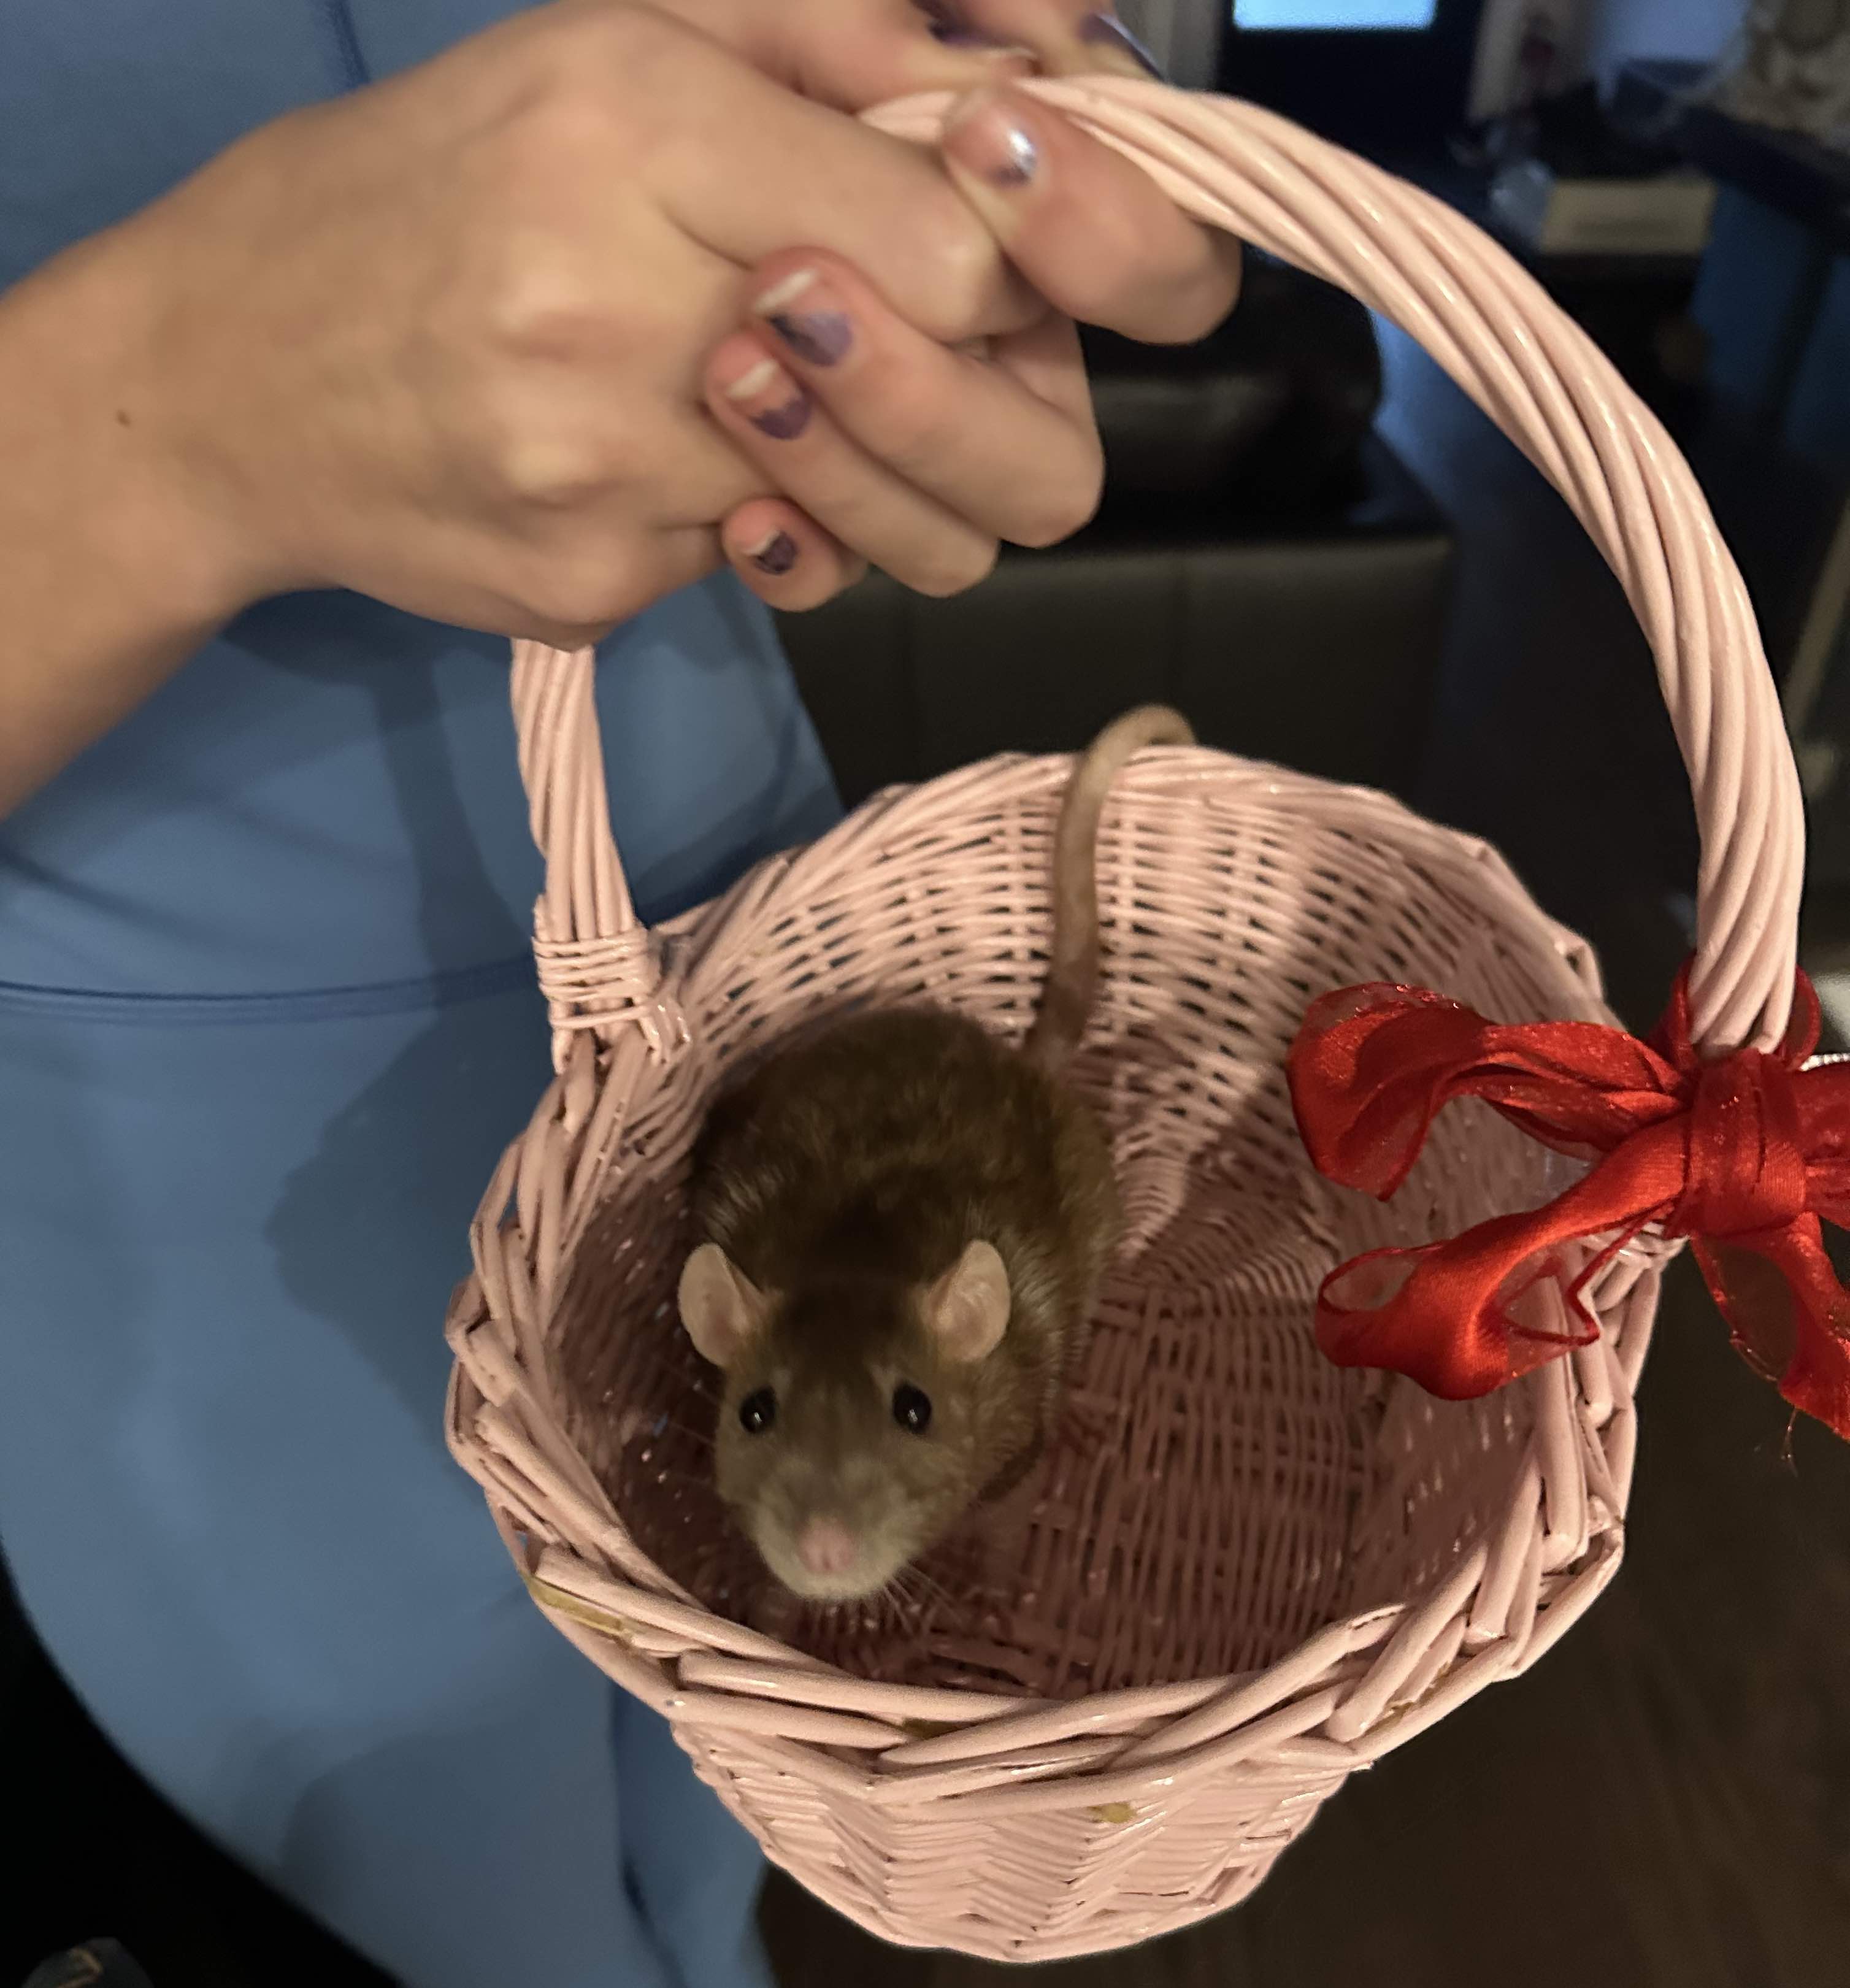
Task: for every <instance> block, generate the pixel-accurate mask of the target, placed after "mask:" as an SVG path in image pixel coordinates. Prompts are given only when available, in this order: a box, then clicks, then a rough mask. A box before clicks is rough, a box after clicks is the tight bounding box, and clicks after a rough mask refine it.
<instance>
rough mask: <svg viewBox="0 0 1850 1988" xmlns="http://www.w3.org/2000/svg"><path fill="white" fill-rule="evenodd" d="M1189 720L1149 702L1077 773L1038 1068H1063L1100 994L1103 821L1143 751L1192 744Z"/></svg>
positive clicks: (1031, 1044)
mask: <svg viewBox="0 0 1850 1988" xmlns="http://www.w3.org/2000/svg"><path fill="white" fill-rule="evenodd" d="M1194 743H1195V734H1194V732H1192V730H1190V729H1189V721H1188V720H1187V719H1186V718H1184V717H1183V716H1182V713H1181V712H1179V711H1172V710H1170V709H1169V707H1168V705H1162V704H1146V705H1140V706H1139V707H1138V708H1137V709H1136V710H1135V711H1129V712H1125V715H1124V716H1123V717H1122V718H1118V719H1116V720H1114V722H1112V723H1111V724H1110V725H1107V726H1106V727H1105V729H1104V731H1102V732H1100V734H1099V735H1098V736H1097V738H1096V739H1094V740H1093V742H1092V743H1091V745H1090V746H1089V747H1087V750H1086V753H1085V756H1084V758H1083V759H1081V761H1080V762H1079V764H1078V765H1077V766H1076V767H1075V768H1074V770H1073V778H1072V779H1071V781H1070V783H1069V784H1068V786H1067V796H1066V799H1065V800H1064V802H1062V803H1061V804H1060V827H1059V829H1058V830H1057V833H1056V836H1055V840H1054V944H1053V948H1052V950H1053V957H1052V959H1051V961H1050V963H1049V965H1048V968H1047V986H1046V988H1045V989H1044V990H1043V992H1042V994H1041V997H1040V1011H1039V1013H1037V1015H1036V1016H1035V1017H1034V1026H1033V1028H1032V1029H1030V1030H1029V1031H1028V1039H1027V1041H1026V1043H1024V1044H1023V1054H1024V1055H1026V1057H1027V1058H1028V1060H1030V1062H1031V1063H1036V1064H1037V1065H1038V1066H1039V1067H1040V1068H1041V1069H1043V1070H1049V1071H1058V1070H1063V1069H1064V1068H1065V1067H1066V1064H1067V1060H1069V1059H1070V1057H1071V1056H1072V1054H1073V1052H1074V1050H1076V1049H1077V1048H1078V1046H1079V1039H1080V1037H1081V1036H1083V1035H1084V1033H1085V1029H1086V1023H1087V1019H1088V1017H1089V1016H1091V1012H1092V1002H1093V999H1094V996H1096V995H1097V991H1098V874H1097V860H1098V818H1099V816H1101V814H1102V813H1104V805H1105V796H1106V795H1107V794H1108V793H1109V792H1110V791H1111V783H1112V782H1113V781H1114V779H1117V777H1118V774H1119V773H1120V772H1121V770H1122V769H1123V768H1124V766H1125V763H1126V762H1127V761H1128V760H1129V759H1131V758H1133V757H1134V756H1135V755H1136V754H1138V753H1139V752H1141V751H1142V750H1143V749H1144V748H1145V746H1146V745H1193V744H1194Z"/></svg>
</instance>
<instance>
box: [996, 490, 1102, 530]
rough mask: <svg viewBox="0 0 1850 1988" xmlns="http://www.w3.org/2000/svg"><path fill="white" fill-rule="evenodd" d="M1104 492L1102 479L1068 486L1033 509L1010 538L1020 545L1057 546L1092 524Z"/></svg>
mask: <svg viewBox="0 0 1850 1988" xmlns="http://www.w3.org/2000/svg"><path fill="white" fill-rule="evenodd" d="M1103 492H1104V478H1102V477H1099V478H1094V479H1093V480H1091V482H1086V483H1083V484H1082V483H1077V482H1076V483H1073V484H1070V485H1066V486H1064V487H1063V488H1062V489H1060V490H1059V491H1058V492H1055V493H1054V495H1052V496H1051V497H1050V499H1048V500H1047V502H1045V503H1043V504H1042V505H1040V506H1038V507H1037V508H1035V509H1031V510H1030V512H1029V513H1028V515H1027V518H1026V522H1025V523H1024V524H1023V526H1022V528H1021V529H1019V530H1017V531H1015V532H1011V533H1010V537H1011V538H1012V539H1013V540H1014V543H1016V545H1018V546H1057V545H1058V544H1059V543H1060V541H1061V540H1062V539H1070V538H1071V537H1072V536H1073V534H1074V532H1079V531H1083V530H1084V529H1085V527H1086V526H1087V525H1089V524H1091V522H1092V520H1093V519H1094V517H1096V516H1097V513H1098V503H1099V499H1100V497H1101V495H1102V494H1103Z"/></svg>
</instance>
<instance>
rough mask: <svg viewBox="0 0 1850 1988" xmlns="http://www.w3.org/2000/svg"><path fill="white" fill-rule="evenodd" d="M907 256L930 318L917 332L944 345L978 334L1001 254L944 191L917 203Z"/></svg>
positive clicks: (978, 223)
mask: <svg viewBox="0 0 1850 1988" xmlns="http://www.w3.org/2000/svg"><path fill="white" fill-rule="evenodd" d="M906 251H907V261H908V267H909V268H910V269H912V270H913V271H914V272H915V273H916V276H917V278H918V296H919V298H920V299H921V300H922V303H924V304H925V306H926V307H927V308H928V310H929V312H930V314H931V320H932V321H931V322H930V323H922V324H921V326H920V329H921V330H925V331H928V332H929V333H931V335H932V336H933V337H934V338H937V339H939V340H944V341H946V342H955V340H959V339H963V338H968V337H970V336H972V335H974V334H975V333H977V332H979V331H980V330H982V329H983V328H984V323H985V316H986V313H985V306H986V304H987V303H989V301H990V300H991V299H992V298H993V294H994V292H995V289H996V285H997V282H998V281H999V278H1000V273H1001V251H1000V250H999V249H998V248H997V247H996V243H995V240H994V238H993V236H991V235H990V234H989V232H988V230H987V229H986V228H984V227H983V225H982V222H981V221H979V220H978V219H977V218H976V215H975V213H974V212H973V211H972V210H971V209H970V208H968V207H967V206H966V205H964V203H963V201H962V198H960V197H959V195H958V194H956V193H955V192H954V191H952V190H950V189H949V188H946V189H945V191H944V192H943V193H942V194H939V193H938V192H936V191H934V192H933V193H932V194H931V195H930V197H928V198H926V199H925V200H923V201H920V202H919V204H918V212H917V213H916V215H915V216H914V217H913V219H912V221H911V225H909V227H908V233H907V240H906Z"/></svg>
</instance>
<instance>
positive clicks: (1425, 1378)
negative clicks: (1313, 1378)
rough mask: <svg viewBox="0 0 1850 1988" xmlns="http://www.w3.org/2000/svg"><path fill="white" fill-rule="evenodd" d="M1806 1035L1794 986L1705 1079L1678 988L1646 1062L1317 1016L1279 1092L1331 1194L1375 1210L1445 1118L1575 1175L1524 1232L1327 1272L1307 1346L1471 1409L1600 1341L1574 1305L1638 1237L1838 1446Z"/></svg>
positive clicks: (1338, 1006) (1334, 1010) (1545, 1040)
mask: <svg viewBox="0 0 1850 1988" xmlns="http://www.w3.org/2000/svg"><path fill="white" fill-rule="evenodd" d="M1818 1026H1819V1013H1818V996H1817V995H1816V993H1815V992H1814V990H1813V989H1812V987H1811V982H1809V981H1808V980H1807V979H1806V978H1805V976H1804V975H1803V974H1802V973H1801V975H1799V976H1798V989H1797V998H1796V999H1795V1001H1794V1009H1793V1020H1792V1026H1791V1029H1790V1030H1789V1031H1788V1032H1787V1037H1786V1040H1785V1041H1784V1043H1781V1045H1780V1046H1779V1048H1778V1049H1777V1050H1774V1051H1773V1052H1771V1053H1761V1052H1760V1051H1758V1050H1738V1051H1737V1052H1736V1053H1734V1054H1733V1055H1732V1056H1730V1057H1724V1058H1723V1059H1721V1060H1719V1061H1717V1062H1715V1063H1704V1062H1703V1060H1702V1058H1701V1057H1700V1055H1699V1053H1698V1052H1697V1050H1696V1047H1695V1046H1694V1043H1693V1041H1692V1040H1691V1036H1690V1031H1689V987H1688V973H1687V969H1685V972H1684V973H1683V975H1679V978H1678V981H1677V984H1676V989H1675V991H1674V992H1673V993H1672V998H1671V1001H1670V1005H1669V1009H1668V1011H1667V1012H1666V1015H1665V1017H1664V1021H1663V1023H1662V1026H1661V1027H1660V1029H1659V1033H1658V1035H1657V1037H1656V1040H1655V1041H1654V1042H1653V1043H1651V1044H1649V1045H1647V1044H1645V1043H1642V1042H1639V1041H1638V1040H1636V1039H1635V1038H1634V1037H1632V1036H1628V1035H1627V1034H1625V1032H1624V1031H1623V1030H1622V1029H1613V1028H1602V1027H1600V1026H1596V1025H1594V1024H1591V1023H1581V1022H1534V1023H1523V1024H1518V1025H1516V1026H1507V1025H1504V1024H1501V1023H1492V1022H1489V1021H1486V1019H1485V1018H1484V1017H1483V1016H1481V1015H1478V1014H1474V1013H1473V1012H1472V1010H1471V1009H1469V1008H1466V1007H1463V1006H1459V1004H1458V1003H1457V1002H1453V1001H1447V1000H1445V999H1442V997H1441V996H1439V995H1436V994H1434V993H1432V992H1429V991H1428V990H1427V989H1423V988H1406V987H1392V986H1363V987H1353V988H1344V989H1339V990H1338V991H1337V992H1334V993H1332V994H1327V995H1325V996H1323V997H1322V999H1320V1000H1318V1001H1316V1002H1313V1003H1312V1004H1311V1008H1310V1009H1309V1010H1308V1012H1307V1013H1306V1015H1305V1017H1304V1024H1303V1026H1302V1027H1301V1028H1300V1029H1299V1031H1298V1034H1297V1040H1296V1041H1295V1042H1294V1043H1293V1044H1292V1046H1291V1050H1290V1055H1289V1056H1288V1057H1287V1059H1286V1074H1287V1077H1288V1078H1289V1080H1290V1087H1291V1101H1292V1104H1293V1107H1294V1110H1295V1111H1296V1112H1297V1122H1298V1127H1299V1130H1300V1132H1301V1133H1302V1134H1303V1136H1304V1144H1305V1146H1306V1148H1307V1150H1308V1151H1309V1153H1310V1155H1311V1160H1312V1162H1313V1164H1314V1165H1315V1166H1316V1167H1317V1170H1318V1171H1320V1172H1321V1173H1322V1174H1324V1175H1326V1176H1327V1178H1330V1179H1331V1180H1333V1181H1335V1182H1338V1183H1339V1184H1341V1185H1343V1186H1345V1187H1352V1188H1360V1189H1361V1190H1363V1191H1365V1192H1368V1193H1371V1194H1374V1195H1378V1197H1380V1198H1381V1199H1384V1200H1385V1199H1388V1198H1389V1197H1390V1196H1391V1195H1392V1194H1393V1193H1394V1192H1395V1190H1396V1189H1397V1188H1398V1187H1399V1186H1400V1185H1401V1183H1402V1182H1403V1181H1404V1180H1405V1178H1406V1176H1407V1174H1408V1172H1409V1170H1410V1169H1411V1168H1412V1165H1413V1164H1414V1162H1415V1160H1416V1159H1417V1158H1419V1153H1420V1150H1421V1148H1422V1146H1423V1145H1424V1144H1425V1142H1426V1137H1427V1135H1428V1134H1429V1132H1430V1131H1431V1130H1432V1122H1433V1121H1434V1119H1435V1118H1436V1117H1437V1116H1438V1114H1439V1112H1440V1111H1442V1109H1443V1108H1444V1107H1445V1106H1446V1104H1447V1103H1448V1102H1449V1100H1452V1099H1453V1098H1454V1097H1480V1098H1482V1099H1483V1100H1484V1102H1485V1103H1486V1104H1489V1105H1490V1107H1492V1108H1493V1110H1494V1111H1497V1112H1498V1113H1499V1114H1501V1116H1503V1117H1504V1118H1506V1119H1507V1120H1508V1121H1510V1124H1513V1125H1515V1126H1517V1127H1518V1128H1520V1129H1521V1130H1522V1131H1525V1132H1527V1133H1528V1134H1530V1136H1531V1137H1532V1138H1536V1139H1537V1140H1540V1141H1541V1142H1542V1143H1543V1144H1546V1145H1547V1146H1549V1147H1551V1148H1554V1149H1555V1150H1556V1151H1566V1152H1572V1153H1577V1154H1579V1155H1583V1156H1585V1157H1588V1158H1591V1159H1592V1160H1593V1161H1594V1162H1595V1164H1594V1165H1593V1166H1592V1168H1591V1170H1590V1171H1588V1173H1587V1174H1586V1175H1585V1177H1584V1178H1581V1180H1579V1181H1578V1182H1576V1183H1575V1184H1574V1185H1573V1186H1571V1187H1570V1188H1568V1189H1567V1190H1566V1191H1565V1192H1564V1193H1561V1194H1560V1195H1557V1196H1556V1197H1555V1198H1554V1200H1552V1201H1551V1202H1547V1203H1546V1204H1545V1205H1544V1206H1542V1207H1541V1208H1538V1209H1533V1210H1531V1211H1530V1212H1528V1213H1527V1214H1520V1215H1498V1216H1495V1217H1493V1219H1491V1220H1490V1221H1488V1222H1480V1223H1479V1224H1478V1225H1477V1226H1476V1227H1475V1228H1473V1229H1466V1231H1465V1232H1464V1233H1463V1235H1460V1236H1453V1237H1451V1238H1450V1239H1448V1240H1444V1241H1440V1242H1428V1243H1422V1244H1421V1245H1420V1246H1418V1247H1417V1248H1414V1249H1376V1250H1371V1251H1370V1252H1369V1253H1368V1254H1367V1255H1366V1256H1359V1257H1357V1258H1355V1259H1354V1260H1353V1261H1351V1262H1350V1263H1344V1264H1342V1265H1340V1266H1338V1268H1337V1269H1336V1270H1333V1271H1332V1272H1331V1273H1330V1275H1329V1276H1327V1277H1326V1278H1325V1279H1324V1283H1323V1287H1322V1289H1321V1291H1320V1292H1319V1293H1318V1296H1317V1321H1316V1326H1317V1344H1318V1345H1319V1346H1320V1347H1321V1349H1322V1350H1323V1351H1324V1354H1325V1355H1326V1356H1327V1357H1328V1358H1329V1359H1331V1360H1332V1361H1334V1362H1335V1363H1336V1364H1338V1365H1339V1366H1345V1367H1382V1368H1388V1369H1390V1370H1391V1371H1394V1372H1395V1373H1400V1374H1406V1375H1408V1376H1409V1378H1412V1379H1413V1380H1415V1381H1418V1382H1419V1384H1420V1385H1421V1386H1422V1387H1424V1388H1426V1389H1427V1390H1428V1391H1430V1392H1432V1393H1433V1394H1436V1395H1442V1396H1444V1397H1446V1398H1451V1399H1459V1398H1469V1397H1471V1396H1475V1395H1483V1394H1487V1393H1489V1392H1490V1390H1491V1389H1492V1388H1499V1387H1501V1386H1503V1384H1505V1383H1506V1382H1507V1381H1512V1380H1514V1379H1515V1378H1517V1377H1518V1376H1519V1375H1520V1374H1524V1373H1526V1372H1527V1371H1530V1369H1531V1368H1534V1367H1536V1366H1538V1365H1540V1364H1541V1363H1542V1362H1544V1361H1547V1360H1551V1359H1554V1358H1556V1357H1559V1355H1560V1354H1561V1353H1562V1352H1563V1351H1565V1350H1566V1349H1567V1348H1568V1347H1570V1346H1574V1345H1579V1344H1585V1343H1586V1341H1588V1339H1589V1338H1591V1337H1595V1336H1596V1335H1597V1332H1598V1324H1597V1321H1596V1320H1595V1317H1594V1316H1593V1314H1592V1313H1591V1310H1590V1309H1589V1308H1588V1305H1587V1304H1586V1303H1585V1299H1584V1297H1583V1295H1582V1293H1583V1292H1584V1290H1585V1286H1586V1285H1587V1284H1588V1282H1589V1280H1591V1277H1592V1276H1594V1275H1595V1273H1597V1272H1598V1270H1599V1269H1600V1268H1601V1266H1602V1265H1604V1264H1605V1263H1607V1262H1608V1261H1609V1260H1610V1259H1611V1257H1612V1254H1613V1253H1614V1251H1615V1250H1617V1249H1621V1248H1622V1247H1623V1246H1625V1243H1626V1242H1628V1241H1629V1240H1631V1239H1632V1238H1634V1237H1635V1236H1638V1235H1639V1233H1640V1232H1642V1231H1643V1230H1645V1229H1657V1230H1659V1231H1661V1232H1662V1233H1663V1234H1664V1235H1666V1236H1687V1237H1689V1238H1692V1239H1693V1240H1694V1242H1695V1245H1696V1259H1697V1261H1698V1262H1699V1263H1700V1265H1701V1266H1702V1269H1703V1276H1704V1277H1705V1278H1706V1280H1707V1282H1708V1284H1709V1287H1710V1291H1711V1293H1713V1296H1714V1298H1715V1300H1716V1303H1717V1304H1718V1306H1719V1307H1720V1309H1721V1310H1722V1312H1723V1315H1724V1317H1726V1318H1727V1321H1728V1324H1729V1327H1730V1330H1731V1333H1732V1334H1733V1341H1734V1344H1735V1345H1736V1347H1737V1349H1738V1350H1739V1351H1740V1352H1741V1353H1742V1354H1743V1356H1744V1357H1746V1358H1747V1359H1748V1360H1749V1361H1750V1363H1751V1364H1753V1365H1754V1367H1755V1368H1757V1369H1758V1370H1759V1371H1761V1372H1763V1373H1765V1374H1768V1375H1770V1376H1771V1378H1774V1380H1775V1381H1777V1384H1778V1387H1779V1390H1780V1392H1781V1395H1783V1396H1784V1398H1785V1399H1786V1400H1787V1401H1790V1402H1791V1404H1792V1405H1794V1407H1795V1408H1799V1409H1801V1410H1802V1411H1803V1412H1804V1413H1806V1414H1807V1415H1814V1416H1816V1417H1817V1418H1818V1419H1819V1420H1820V1421H1821V1422H1824V1423H1825V1424H1826V1425H1828V1427H1830V1428H1832V1429H1834V1430H1835V1431H1836V1432H1837V1433H1838V1435H1842V1436H1845V1437H1850V1293H1845V1290H1844V1289H1843V1287H1842V1285H1841V1284H1840V1283H1838V1280H1837V1277H1836V1275H1835V1272H1834V1271H1833V1270H1831V1265H1830V1261H1829V1259H1828V1257H1827V1256H1826V1255H1825V1251H1824V1247H1823V1242H1822V1239H1821V1230H1820V1227H1819V1223H1820V1219H1821V1218H1822V1219H1826V1220H1834V1221H1844V1220H1845V1219H1850V1062H1845V1063H1826V1064H1814V1065H1811V1066H1810V1067H1808V1065H1807V1058H1808V1057H1809V1056H1810V1055H1811V1051H1812V1050H1813V1049H1814V1048H1815V1047H1816V1046H1817V1042H1818Z"/></svg>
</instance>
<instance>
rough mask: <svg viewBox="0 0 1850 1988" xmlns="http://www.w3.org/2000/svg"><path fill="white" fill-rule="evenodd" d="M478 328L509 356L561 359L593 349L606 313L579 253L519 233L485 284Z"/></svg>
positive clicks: (558, 244) (491, 342) (602, 328)
mask: <svg viewBox="0 0 1850 1988" xmlns="http://www.w3.org/2000/svg"><path fill="white" fill-rule="evenodd" d="M481 315H482V330H483V333H484V335H485V337H486V339H487V340H488V341H489V344H490V345H491V346H492V347H493V348H494V349H495V350H497V351H499V352H502V353H506V354H507V355H508V356H509V357H513V358H521V359H546V360H562V359H571V358H575V357H580V356H582V355H584V354H586V353H589V352H590V351H592V350H595V349H596V347H597V344H598V343H599V340H600V334H601V333H603V332H604V330H605V328H606V319H607V314H606V313H605V312H604V310H603V309H602V308H601V306H600V301H599V299H597V296H596V295H595V293H594V291H593V289H592V288H591V286H590V282H589V281H588V280H587V272H586V270H585V269H584V268H583V264H582V262H580V259H578V258H577V256H575V255H572V254H571V253H570V252H568V251H567V249H566V246H565V245H564V244H563V243H562V242H543V241H542V242H536V241H534V240H533V239H532V238H526V239H517V240H516V241H514V242H510V243H509V245H507V249H506V253H505V254H504V255H502V257H501V259H499V264H498V265H497V266H496V267H495V269H494V270H493V271H492V274H491V275H490V276H489V278H488V279H487V281H486V282H485V286H484V293H483V296H482V303H481Z"/></svg>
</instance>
